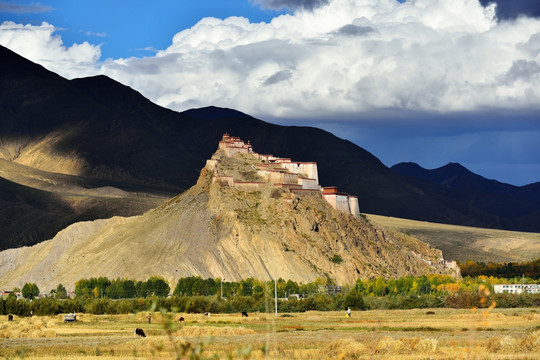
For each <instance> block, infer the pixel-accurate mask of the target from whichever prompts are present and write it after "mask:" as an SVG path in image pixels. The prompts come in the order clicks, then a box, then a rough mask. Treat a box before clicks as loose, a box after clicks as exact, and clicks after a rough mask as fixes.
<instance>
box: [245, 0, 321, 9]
mask: <svg viewBox="0 0 540 360" xmlns="http://www.w3.org/2000/svg"><path fill="white" fill-rule="evenodd" d="M329 1H330V0H253V3H254V4H257V5H260V6H261V7H262V8H263V9H275V10H278V9H284V8H287V9H292V10H294V9H299V8H300V9H307V10H313V9H316V8H318V7H321V6H324V5H326V4H328V3H329Z"/></svg>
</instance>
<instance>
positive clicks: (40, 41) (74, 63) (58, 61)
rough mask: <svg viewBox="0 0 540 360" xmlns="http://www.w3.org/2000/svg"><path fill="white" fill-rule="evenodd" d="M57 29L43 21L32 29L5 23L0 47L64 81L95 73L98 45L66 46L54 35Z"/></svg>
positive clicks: (1, 31)
mask: <svg viewBox="0 0 540 360" xmlns="http://www.w3.org/2000/svg"><path fill="white" fill-rule="evenodd" d="M57 30H60V29H57V28H55V27H54V26H53V25H50V24H48V23H46V22H43V23H42V24H41V25H39V26H33V25H21V24H15V23H14V22H11V21H5V22H3V23H2V24H0V44H1V45H3V46H5V47H7V48H9V49H11V50H13V51H15V52H16V53H18V54H19V55H21V56H24V57H26V58H27V59H29V60H31V61H34V62H36V63H38V64H40V65H43V66H44V67H46V68H47V69H49V70H51V71H54V72H56V73H58V74H60V75H62V76H65V77H67V78H74V77H80V76H88V75H93V74H95V73H96V72H97V71H98V70H97V69H98V68H97V65H98V61H99V58H100V56H101V50H100V48H99V45H91V44H89V43H88V42H86V41H85V42H84V43H82V44H73V45H72V46H71V47H66V46H64V44H63V43H62V39H61V38H60V36H59V35H54V32H55V31H57Z"/></svg>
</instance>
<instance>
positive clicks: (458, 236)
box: [366, 215, 540, 262]
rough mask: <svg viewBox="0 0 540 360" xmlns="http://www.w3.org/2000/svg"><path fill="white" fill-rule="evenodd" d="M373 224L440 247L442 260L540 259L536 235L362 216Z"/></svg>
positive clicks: (539, 238)
mask: <svg viewBox="0 0 540 360" xmlns="http://www.w3.org/2000/svg"><path fill="white" fill-rule="evenodd" d="M366 216H367V218H368V219H369V220H371V221H372V222H373V223H375V224H378V225H382V226H384V227H387V228H389V229H393V230H397V231H400V232H402V233H405V234H409V235H411V236H414V237H416V238H418V239H419V240H421V241H423V242H426V243H428V244H429V245H431V246H432V247H434V248H437V249H440V250H442V252H443V254H444V257H445V259H448V260H458V261H460V262H465V261H466V260H475V261H482V262H489V261H493V262H522V261H531V260H536V259H538V258H540V234H539V233H527V232H519V231H505V230H495V229H484V228H475V227H468V226H458V225H447V224H437V223H430V222H426V221H415V220H408V219H399V218H394V217H388V216H380V215H366Z"/></svg>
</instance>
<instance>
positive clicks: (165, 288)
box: [146, 276, 171, 297]
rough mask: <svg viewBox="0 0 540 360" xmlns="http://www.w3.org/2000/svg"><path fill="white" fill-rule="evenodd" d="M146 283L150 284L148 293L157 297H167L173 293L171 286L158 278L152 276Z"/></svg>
mask: <svg viewBox="0 0 540 360" xmlns="http://www.w3.org/2000/svg"><path fill="white" fill-rule="evenodd" d="M146 283H147V284H148V293H149V294H153V295H155V296H160V297H166V296H167V295H169V292H170V291H171V287H170V286H169V284H167V282H166V281H165V280H164V279H162V278H160V277H157V276H152V277H151V278H150V279H148V281H147V282H146Z"/></svg>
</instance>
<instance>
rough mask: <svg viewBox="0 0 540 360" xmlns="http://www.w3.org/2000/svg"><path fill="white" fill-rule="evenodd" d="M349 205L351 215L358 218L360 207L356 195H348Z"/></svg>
mask: <svg viewBox="0 0 540 360" xmlns="http://www.w3.org/2000/svg"><path fill="white" fill-rule="evenodd" d="M349 207H350V209H351V214H352V216H354V217H355V218H359V217H360V207H359V206H358V198H357V197H356V196H349Z"/></svg>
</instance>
